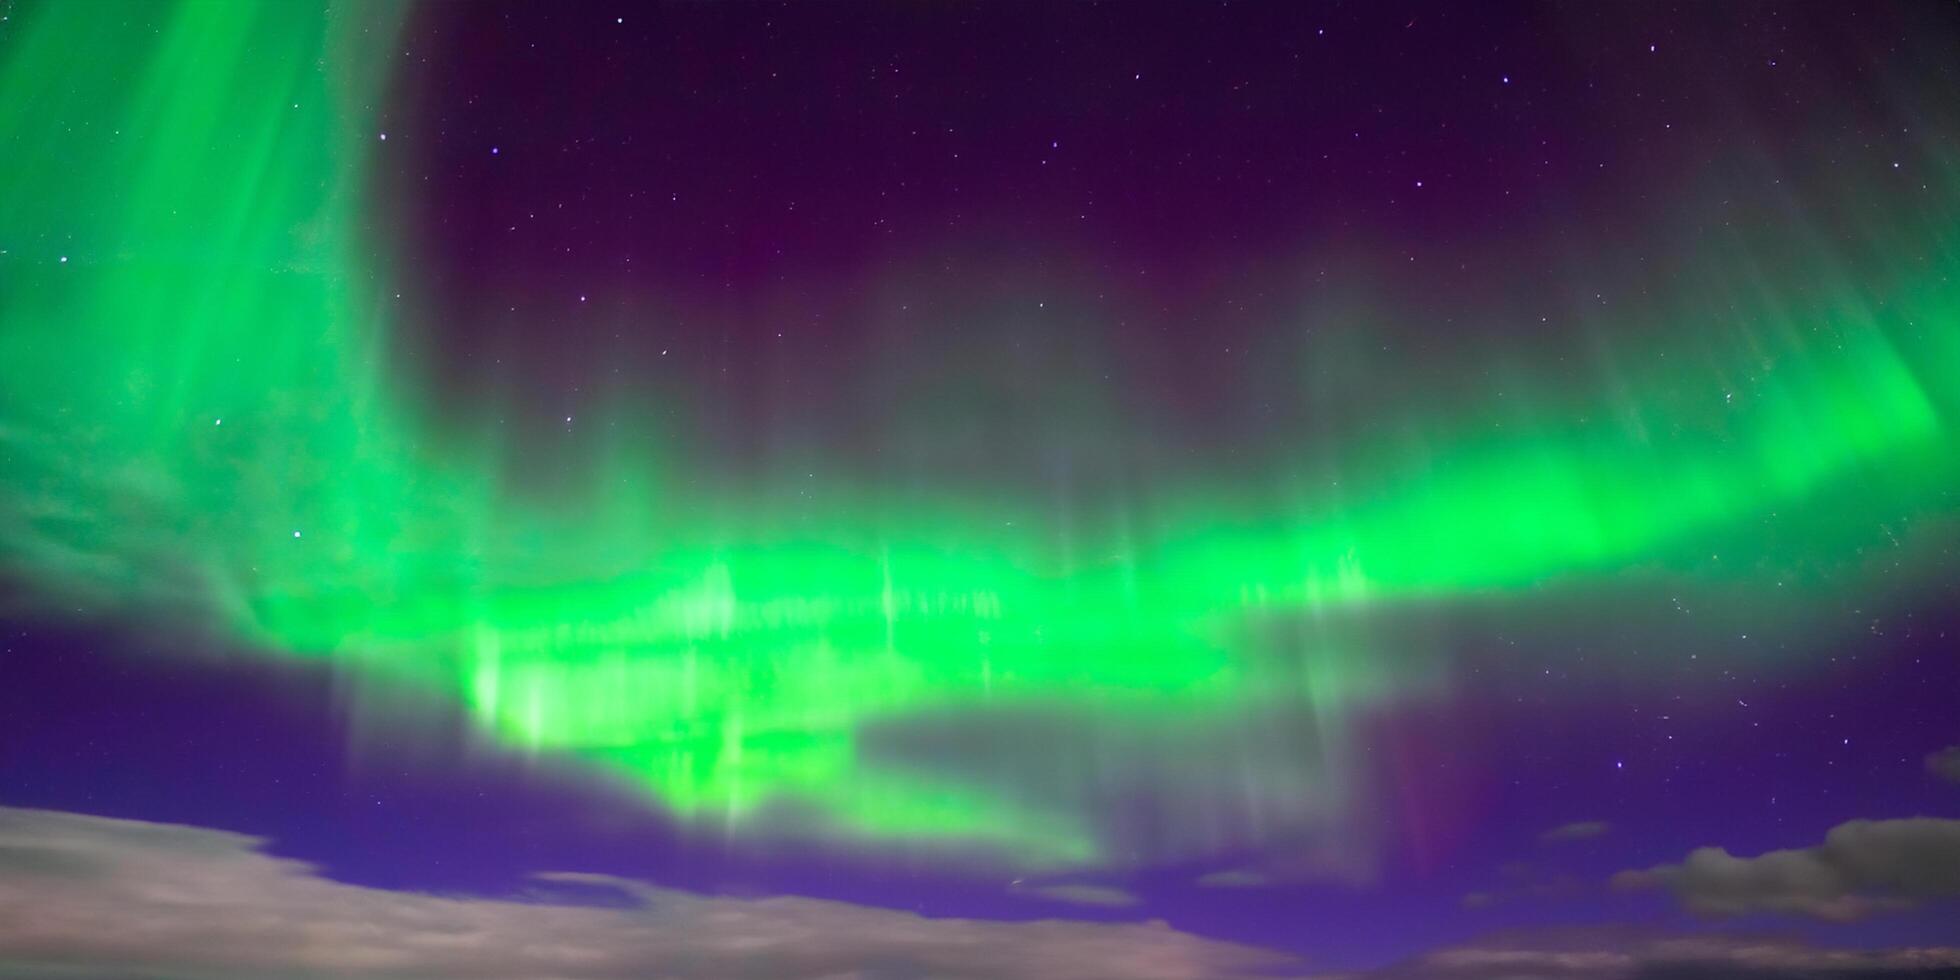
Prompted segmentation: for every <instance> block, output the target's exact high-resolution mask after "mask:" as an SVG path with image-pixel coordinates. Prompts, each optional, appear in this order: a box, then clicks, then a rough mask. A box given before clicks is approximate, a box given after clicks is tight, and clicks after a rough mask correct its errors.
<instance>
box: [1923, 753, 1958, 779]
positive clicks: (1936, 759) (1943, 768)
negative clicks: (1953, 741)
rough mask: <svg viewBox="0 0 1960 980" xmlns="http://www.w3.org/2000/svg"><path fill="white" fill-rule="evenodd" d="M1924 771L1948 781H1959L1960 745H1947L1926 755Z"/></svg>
mask: <svg viewBox="0 0 1960 980" xmlns="http://www.w3.org/2000/svg"><path fill="white" fill-rule="evenodd" d="M1926 771H1927V772H1930V773H1932V774H1933V775H1935V776H1938V777H1940V778H1941V779H1944V780H1946V781H1947V782H1950V783H1960V745H1949V746H1947V747H1946V748H1943V749H1941V750H1939V751H1938V752H1933V753H1929V754H1928V755H1927V756H1926Z"/></svg>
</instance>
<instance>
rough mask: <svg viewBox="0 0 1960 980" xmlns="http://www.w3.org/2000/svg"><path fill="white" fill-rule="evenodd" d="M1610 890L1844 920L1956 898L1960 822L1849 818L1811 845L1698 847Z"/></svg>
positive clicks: (1700, 905)
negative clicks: (1743, 852)
mask: <svg viewBox="0 0 1960 980" xmlns="http://www.w3.org/2000/svg"><path fill="white" fill-rule="evenodd" d="M1613 885H1614V886H1615V887H1616V888H1620V889H1627V890H1632V889H1642V888H1666V889H1668V890H1669V891H1671V892H1673V894H1674V895H1675V897H1676V898H1677V899H1679V900H1680V902H1681V903H1682V905H1684V906H1686V907H1687V908H1688V909H1689V910H1690V911H1692V912H1694V913H1696V914H1698V915H1706V916H1727V915H1741V914H1744V913H1749V912H1783V913H1791V914H1798V915H1807V916H1812V917H1815V918H1819V919H1827V920H1831V921H1837V922H1846V921H1851V920H1855V919H1860V918H1864V917H1865V916H1868V915H1871V914H1873V913H1875V912H1880V911H1884V910H1887V909H1899V908H1909V907H1911V906H1913V905H1916V904H1918V903H1919V902H1921V901H1925V900H1928V899H1936V898H1943V897H1949V896H1956V895H1960V820H1946V819H1940V818H1935V817H1913V818H1910V819H1904V820H1851V821H1848V822H1845V823H1841V824H1839V825H1837V826H1836V827H1833V828H1831V830H1830V832H1829V833H1827V834H1826V835H1825V836H1824V842H1823V843H1822V844H1820V845H1818V846H1816V847H1807V848H1802V849H1797V850H1783V851H1770V852H1769V853H1767V854H1762V855H1759V856H1757V857H1752V858H1739V857H1736V856H1734V855H1732V854H1730V853H1729V852H1728V851H1726V850H1723V849H1722V848H1719V847H1703V848H1698V849H1696V850H1695V851H1693V852H1692V853H1690V854H1689V855H1688V857H1687V859H1686V860H1684V861H1682V862H1681V863H1680V864H1664V865H1660V866H1658V867H1654V868H1649V869H1646V870H1644V871H1622V872H1620V873H1619V874H1617V875H1615V876H1613Z"/></svg>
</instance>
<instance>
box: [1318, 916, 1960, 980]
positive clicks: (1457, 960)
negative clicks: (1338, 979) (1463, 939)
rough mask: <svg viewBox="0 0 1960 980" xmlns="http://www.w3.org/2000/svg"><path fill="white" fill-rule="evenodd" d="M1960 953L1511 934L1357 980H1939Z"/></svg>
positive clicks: (1768, 940) (1673, 937) (1590, 931)
mask: <svg viewBox="0 0 1960 980" xmlns="http://www.w3.org/2000/svg"><path fill="white" fill-rule="evenodd" d="M1956 970H1960V947H1952V946H1935V947H1917V948H1900V949H1876V950H1871V949H1832V948H1826V947H1818V946H1813V945H1810V944H1808V943H1805V942H1801V941H1798V940H1794V939H1789V938H1784V937H1776V936H1740V935H1727V934H1722V935H1680V934H1669V933H1656V932H1647V931H1640V930H1633V929H1624V928H1586V929H1556V930H1540V931H1535V932H1525V933H1511V934H1504V935H1498V936H1493V937H1489V938H1486V939H1483V940H1479V941H1477V942H1473V943H1467V944H1464V945H1461V946H1452V947H1447V948H1444V949H1439V950H1435V951H1433V952H1430V953H1425V954H1423V955H1422V956H1418V957H1415V958H1413V959H1410V960H1406V961H1404V962H1401V963H1397V964H1395V965H1393V966H1389V967H1385V968H1383V969H1380V970H1374V971H1369V972H1365V973H1356V974H1348V975H1346V976H1347V978H1348V980H1417V978H1420V980H1514V978H1519V977H1534V978H1540V980H1717V978H1725V980H1732V978H1741V980H1778V978H1789V980H1797V978H1802V980H1854V978H1855V980H1874V978H1880V977H1883V978H1886V980H1932V978H1933V977H1951V976H1953V975H1954V971H1956ZM1323 980H1332V978H1323Z"/></svg>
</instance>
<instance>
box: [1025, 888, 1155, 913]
mask: <svg viewBox="0 0 1960 980" xmlns="http://www.w3.org/2000/svg"><path fill="white" fill-rule="evenodd" d="M1013 890H1014V891H1017V892H1020V893H1022V894H1025V895H1033V896H1036V897H1038V898H1046V899H1051V900H1053V901H1057V902H1069V903H1071V904H1074V905H1099V906H1102V907H1104V908H1123V907H1125V906H1130V905H1135V904H1137V897H1136V896H1135V895H1132V894H1131V893H1129V892H1127V891H1124V890H1123V889H1121V888H1113V887H1110V886H1108V885H1078V884H1059V885H1019V884H1017V885H1015V886H1014V889H1013Z"/></svg>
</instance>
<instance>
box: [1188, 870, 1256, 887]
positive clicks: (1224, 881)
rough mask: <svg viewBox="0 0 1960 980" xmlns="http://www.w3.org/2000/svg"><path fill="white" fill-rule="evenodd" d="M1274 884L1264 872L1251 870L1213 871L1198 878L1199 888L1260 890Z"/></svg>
mask: <svg viewBox="0 0 1960 980" xmlns="http://www.w3.org/2000/svg"><path fill="white" fill-rule="evenodd" d="M1271 882H1272V879H1271V878H1269V877H1268V876H1267V875H1266V873H1265V872H1263V871H1255V870H1253V869H1251V868H1232V869H1230V870H1226V871H1213V872H1211V873H1210V874H1207V875H1201V876H1199V878H1198V887H1199V888H1258V887H1260V886H1261V885H1267V884H1270V883H1271Z"/></svg>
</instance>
